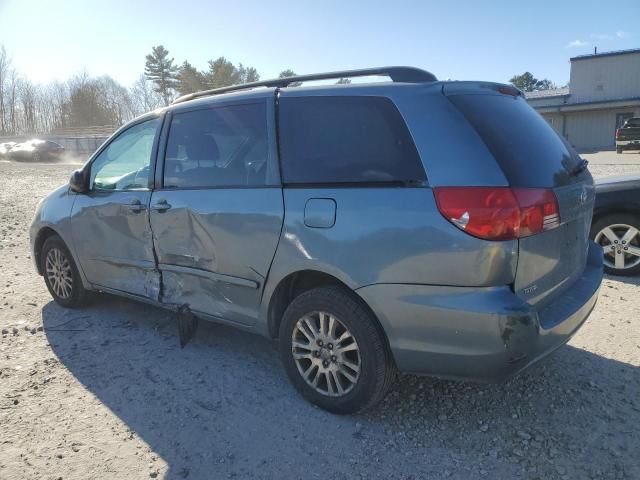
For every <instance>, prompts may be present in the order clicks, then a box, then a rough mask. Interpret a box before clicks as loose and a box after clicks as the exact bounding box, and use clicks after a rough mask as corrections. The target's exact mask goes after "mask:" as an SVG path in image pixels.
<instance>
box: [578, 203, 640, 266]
mask: <svg viewBox="0 0 640 480" xmlns="http://www.w3.org/2000/svg"><path fill="white" fill-rule="evenodd" d="M616 224H625V225H631V226H633V227H635V228H637V229H638V230H640V215H632V214H630V213H608V214H605V215H602V216H601V217H599V218H598V219H597V220H596V221H595V222H593V225H592V226H591V235H590V236H591V239H592V240H595V238H596V235H597V234H598V232H599V231H600V230H602V229H603V228H605V227H607V226H609V225H616ZM604 271H605V272H606V273H608V274H610V275H619V276H632V275H638V274H640V264H638V265H636V266H635V267H633V268H626V269H624V270H619V269H616V268H611V267H609V266H607V265H604Z"/></svg>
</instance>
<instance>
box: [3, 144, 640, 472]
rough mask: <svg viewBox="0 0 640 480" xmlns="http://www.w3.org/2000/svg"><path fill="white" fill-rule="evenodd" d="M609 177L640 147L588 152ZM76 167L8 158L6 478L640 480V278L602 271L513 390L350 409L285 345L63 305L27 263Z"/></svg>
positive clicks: (110, 302) (453, 388) (434, 388)
mask: <svg viewBox="0 0 640 480" xmlns="http://www.w3.org/2000/svg"><path fill="white" fill-rule="evenodd" d="M585 157H586V158H587V159H589V160H590V161H591V166H592V171H593V172H594V173H595V174H596V175H598V174H614V173H624V172H627V171H632V170H635V171H638V172H639V173H640V155H638V154H625V155H622V156H620V155H618V156H616V154H615V153H611V152H606V153H605V154H599V155H585ZM73 168H74V167H73V166H70V165H26V164H10V163H0V264H1V266H2V272H1V273H0V279H1V280H0V324H1V325H0V326H1V328H2V335H1V337H0V444H1V446H0V478H1V479H22V478H33V479H48V478H51V479H58V478H62V479H65V480H66V479H88V478H101V479H102V478H118V479H121V478H132V479H133V478H142V479H144V478H156V477H159V478H194V479H200V478H248V477H251V478H305V479H313V478H322V479H334V478H335V479H343V478H344V479H351V478H385V479H391V478H406V479H409V478H416V479H417V478H454V479H465V480H466V479H476V478H515V477H518V478H526V479H536V478H539V479H552V478H563V479H566V478H571V479H585V478H594V479H595V478H597V479H600V478H602V479H605V478H606V479H608V478H612V479H613V478H615V479H618V478H628V479H637V478H640V454H639V453H638V452H640V436H639V435H638V428H639V427H640V279H638V278H636V279H632V280H630V279H624V278H607V279H606V280H605V282H604V284H603V287H602V290H601V297H600V301H599V303H598V306H597V307H596V310H595V311H594V313H593V315H592V316H591V318H590V320H589V321H588V322H587V324H586V325H585V327H584V328H583V329H582V330H581V331H580V332H579V334H578V335H577V336H576V337H575V338H574V339H573V340H572V341H571V342H570V344H569V345H568V346H566V347H564V348H562V349H560V350H559V351H558V352H557V353H556V354H555V355H553V356H552V357H551V358H549V359H548V360H547V361H546V362H544V363H543V364H541V365H538V366H536V367H534V368H533V369H531V370H529V371H528V372H527V373H525V374H523V375H521V376H520V377H518V378H516V379H514V380H512V381H510V382H508V383H506V384H502V385H473V384H464V383H454V382H446V381H440V380H433V379H428V378H421V377H414V376H405V377H401V378H400V379H399V381H398V382H397V384H396V386H395V388H394V389H393V391H392V393H391V394H390V395H389V396H388V398H387V399H386V400H385V402H384V403H383V404H382V405H381V406H380V407H379V408H377V409H376V410H374V411H372V412H370V413H368V414H366V415H361V416H352V417H337V416H333V415H330V414H328V413H325V412H323V411H321V410H318V409H316V408H314V407H312V406H310V405H309V404H308V403H306V402H304V401H303V400H302V399H301V398H300V397H299V396H298V395H297V394H296V393H295V392H294V390H293V388H292V387H291V386H290V385H289V384H288V382H287V380H286V378H285V374H284V371H283V369H282V367H281V365H280V363H279V361H278V358H277V355H276V346H275V344H274V343H272V342H270V341H267V340H265V339H262V338H260V337H257V336H254V335H250V334H246V333H242V332H239V331H235V330H232V329H229V328H226V327H222V326H215V325H213V324H205V325H204V326H201V329H200V331H199V332H198V335H197V337H196V338H195V339H194V341H193V342H192V343H191V344H189V345H188V346H187V348H185V349H184V350H180V348H179V346H178V339H177V328H176V326H175V323H174V321H173V318H172V316H171V315H170V314H168V313H167V312H164V311H162V310H160V309H156V308H152V307H149V306H145V305H138V304H135V303H133V302H129V301H125V300H120V299H117V298H114V297H109V296H101V297H98V298H97V299H96V300H95V301H94V302H93V303H92V304H91V305H90V306H88V307H86V308H83V309H80V310H64V309H62V308H60V307H58V306H57V305H55V304H54V303H53V302H52V301H51V299H50V297H49V294H48V293H47V291H46V289H45V286H44V283H43V281H42V279H41V278H40V277H38V276H37V275H36V274H35V272H34V269H33V267H32V264H31V258H30V255H29V251H28V235H27V228H28V225H29V222H30V221H31V217H32V214H33V212H34V209H35V207H36V204H37V202H38V201H39V200H40V199H41V198H42V197H43V196H44V195H45V194H46V193H47V192H48V191H49V190H50V189H51V188H52V187H54V186H56V185H58V184H61V183H64V182H65V181H66V180H67V178H68V175H69V173H70V171H71V170H72V169H73Z"/></svg>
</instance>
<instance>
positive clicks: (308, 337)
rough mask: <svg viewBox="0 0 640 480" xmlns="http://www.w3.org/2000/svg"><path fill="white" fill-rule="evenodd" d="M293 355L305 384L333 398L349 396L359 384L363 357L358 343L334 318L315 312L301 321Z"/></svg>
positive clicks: (297, 324)
mask: <svg viewBox="0 0 640 480" xmlns="http://www.w3.org/2000/svg"><path fill="white" fill-rule="evenodd" d="M291 340H292V342H291V353H292V354H293V359H294V361H295V363H296V366H297V368H298V371H299V372H300V375H302V378H304V380H305V382H306V383H307V384H308V385H309V386H310V387H312V388H313V389H314V390H315V391H316V392H318V393H321V394H323V395H327V396H330V397H340V396H343V395H346V394H347V393H349V392H350V391H351V390H352V389H353V388H354V387H355V385H356V384H357V383H358V379H359V377H360V367H361V358H360V350H359V348H358V343H357V342H356V339H355V337H354V336H353V335H352V333H351V332H350V331H349V329H348V328H347V327H346V326H345V325H344V324H343V323H342V322H341V321H340V320H338V319H337V318H336V317H335V316H334V315H332V314H330V313H327V312H312V313H309V314H307V315H304V316H303V317H302V318H300V319H299V320H298V322H297V323H296V325H295V328H294V329H293V333H292V338H291Z"/></svg>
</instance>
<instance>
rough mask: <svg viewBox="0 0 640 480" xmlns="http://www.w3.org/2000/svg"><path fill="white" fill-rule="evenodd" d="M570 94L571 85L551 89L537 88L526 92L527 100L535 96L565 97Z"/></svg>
mask: <svg viewBox="0 0 640 480" xmlns="http://www.w3.org/2000/svg"><path fill="white" fill-rule="evenodd" d="M569 94H570V92H569V87H564V88H554V89H551V90H535V91H533V92H525V93H524V96H525V98H526V99H527V100H530V99H533V98H550V97H564V96H566V95H569Z"/></svg>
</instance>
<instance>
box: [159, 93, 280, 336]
mask: <svg viewBox="0 0 640 480" xmlns="http://www.w3.org/2000/svg"><path fill="white" fill-rule="evenodd" d="M264 95H265V98H257V99H252V101H251V102H249V103H248V102H247V100H246V99H244V102H243V103H238V104H233V103H231V104H225V105H221V106H211V105H208V106H206V107H205V108H203V107H202V106H200V107H195V108H193V109H192V110H186V111H180V112H175V113H173V115H172V119H171V125H170V128H169V133H168V137H167V143H166V152H164V155H163V152H161V153H160V155H159V160H158V161H159V162H160V161H161V160H160V158H162V157H164V164H163V172H162V175H163V178H162V184H163V186H162V188H160V189H157V190H155V191H154V192H153V195H152V198H151V205H150V215H151V217H150V218H151V228H152V230H153V238H154V248H155V251H156V255H157V258H158V268H159V270H160V272H161V274H162V293H161V301H162V302H163V303H165V304H173V305H179V306H182V307H183V308H186V307H188V308H189V310H190V311H192V312H194V313H195V314H205V315H210V316H212V317H215V318H217V319H221V320H226V321H228V322H231V323H236V324H243V325H251V324H253V323H254V322H255V320H256V318H257V316H258V311H259V307H260V299H261V293H262V288H263V285H264V281H265V279H266V277H267V274H268V272H269V268H270V266H271V261H272V260H273V256H274V254H275V251H276V247H277V244H278V239H279V236H280V230H281V227H282V221H283V216H284V207H283V200H282V190H281V188H280V186H279V180H278V177H277V167H276V166H275V163H276V162H275V159H276V156H275V134H274V127H273V118H274V116H273V92H265V93H264ZM269 95H270V97H268V96H269Z"/></svg>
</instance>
